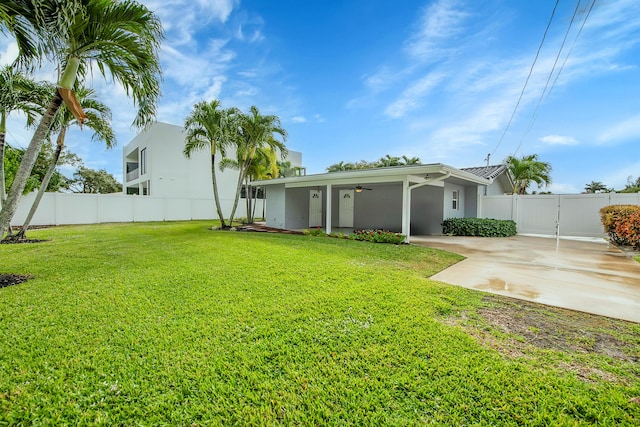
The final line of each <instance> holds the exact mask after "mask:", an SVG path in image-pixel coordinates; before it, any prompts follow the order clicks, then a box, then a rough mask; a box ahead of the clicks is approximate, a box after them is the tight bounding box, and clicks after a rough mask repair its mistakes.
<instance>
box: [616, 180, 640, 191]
mask: <svg viewBox="0 0 640 427" xmlns="http://www.w3.org/2000/svg"><path fill="white" fill-rule="evenodd" d="M620 192H621V193H639V192H640V177H638V178H637V179H636V180H635V181H634V179H633V176H629V177H627V185H626V186H625V187H624V189H623V190H620Z"/></svg>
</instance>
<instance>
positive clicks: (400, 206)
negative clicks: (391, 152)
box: [251, 163, 493, 241]
mask: <svg viewBox="0 0 640 427" xmlns="http://www.w3.org/2000/svg"><path fill="white" fill-rule="evenodd" d="M492 184H493V180H491V179H487V178H483V177H481V176H478V175H476V174H473V173H470V172H466V171H462V170H460V169H456V168H453V167H451V166H447V165H444V164H441V163H435V164H429V165H412V166H398V167H388V168H377V169H366V170H354V171H343V172H331V173H324V174H317V175H307V176H296V177H290V178H279V179H274V180H264V181H254V182H252V183H251V185H255V186H263V187H265V188H266V198H267V200H266V218H265V220H266V225H267V226H268V227H274V228H281V229H289V230H296V229H305V228H316V227H320V228H324V230H325V231H326V232H327V233H330V232H331V231H334V230H335V229H339V230H345V231H347V230H353V229H367V228H376V229H385V230H389V231H394V232H399V233H402V234H404V235H405V236H407V241H409V240H410V236H411V235H433V234H441V232H442V227H441V223H442V221H443V220H444V219H446V218H453V217H457V218H463V217H476V216H477V214H478V208H479V206H478V203H479V197H478V195H479V194H484V192H485V191H486V188H487V187H488V186H490V185H492Z"/></svg>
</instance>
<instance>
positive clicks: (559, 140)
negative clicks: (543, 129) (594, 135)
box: [540, 135, 578, 145]
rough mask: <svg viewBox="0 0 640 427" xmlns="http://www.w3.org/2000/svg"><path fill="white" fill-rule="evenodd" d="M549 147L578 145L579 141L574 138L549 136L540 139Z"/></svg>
mask: <svg viewBox="0 0 640 427" xmlns="http://www.w3.org/2000/svg"><path fill="white" fill-rule="evenodd" d="M540 141H541V142H543V143H545V144H547V145H578V141H577V140H576V139H575V138H574V137H572V136H562V135H547V136H543V137H542V138H540Z"/></svg>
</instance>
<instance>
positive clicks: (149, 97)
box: [0, 0, 163, 236]
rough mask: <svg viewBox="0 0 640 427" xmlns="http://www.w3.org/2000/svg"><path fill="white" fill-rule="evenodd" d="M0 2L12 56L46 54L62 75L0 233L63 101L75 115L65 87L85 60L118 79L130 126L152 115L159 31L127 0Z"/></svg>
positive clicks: (151, 17) (80, 74) (29, 58)
mask: <svg viewBox="0 0 640 427" xmlns="http://www.w3.org/2000/svg"><path fill="white" fill-rule="evenodd" d="M3 1H4V2H5V7H6V9H5V10H7V11H9V12H8V14H9V15H10V16H9V19H4V18H3V19H2V21H0V25H2V26H3V28H4V29H8V30H9V31H10V32H12V33H13V34H14V35H15V37H16V41H17V42H18V46H19V48H20V58H19V60H21V61H23V62H25V63H32V62H33V56H34V55H35V54H34V52H36V53H37V54H38V56H36V59H38V60H42V59H49V60H51V61H52V62H53V63H54V64H55V65H56V66H59V67H60V69H61V70H62V73H61V76H60V78H59V80H58V88H57V90H56V91H55V92H54V93H53V94H52V95H53V97H52V98H51V101H50V103H49V106H48V108H47V110H46V112H45V114H44V116H43V117H42V119H41V120H40V123H39V124H38V127H37V128H36V130H35V132H34V134H33V137H32V139H31V142H30V143H29V146H28V147H27V150H26V152H25V155H24V157H23V159H22V162H21V164H20V167H19V169H18V171H17V173H16V177H15V179H14V181H13V184H12V186H11V189H10V190H9V194H8V196H7V200H6V204H5V205H3V206H2V210H1V211H0V236H2V235H4V233H5V231H6V229H7V227H8V225H9V222H10V221H11V218H12V217H13V215H14V214H15V211H16V209H17V207H18V202H19V200H20V196H21V194H22V190H23V189H24V186H25V184H26V181H27V179H28V178H29V174H30V173H31V169H32V168H33V165H34V163H35V160H36V158H37V154H38V152H39V151H40V148H41V147H42V144H43V143H44V141H45V139H46V138H47V136H48V134H49V129H50V128H51V125H52V124H53V119H54V117H55V115H56V113H57V112H58V110H59V109H60V106H61V105H62V103H63V100H64V102H65V103H66V104H67V106H68V107H69V108H70V109H71V110H72V111H73V112H74V115H75V116H76V117H77V118H78V119H79V120H80V121H82V117H83V112H82V109H81V108H79V105H78V104H77V99H76V97H75V95H74V94H73V91H72V90H73V88H74V86H75V84H76V81H78V82H79V83H80V84H81V83H82V81H83V79H84V76H85V74H86V71H87V69H88V68H89V67H90V66H95V68H97V70H98V71H99V72H100V73H101V74H103V75H104V76H105V77H110V78H112V79H113V80H114V81H116V82H118V83H119V84H120V85H121V86H122V87H123V88H124V89H125V91H126V92H127V94H129V95H130V96H131V97H132V98H133V101H134V102H135V104H136V105H137V107H138V111H137V115H136V117H135V119H134V122H133V124H134V125H135V126H138V127H144V126H146V125H147V124H149V123H150V122H151V121H152V120H153V119H154V118H155V114H156V104H157V99H158V97H159V95H160V62H159V58H158V52H159V49H160V42H161V40H162V37H163V32H162V25H161V23H160V20H159V19H158V18H157V16H156V15H155V14H154V13H153V12H151V11H149V9H147V7H146V6H143V5H141V4H138V3H137V2H135V1H132V0H127V1H107V0H66V1H58V0H38V1H28V0H3ZM63 97H64V98H63Z"/></svg>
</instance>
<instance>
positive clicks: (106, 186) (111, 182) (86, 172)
mask: <svg viewBox="0 0 640 427" xmlns="http://www.w3.org/2000/svg"><path fill="white" fill-rule="evenodd" d="M67 189H68V190H70V191H71V192H73V193H92V194H109V193H119V192H121V191H122V184H120V183H119V182H118V181H116V179H115V178H114V177H113V175H111V174H110V173H109V172H107V171H106V170H104V169H100V170H94V169H89V168H86V167H84V166H81V167H80V168H78V171H77V172H76V173H74V174H73V178H72V179H70V180H69V182H68V186H67Z"/></svg>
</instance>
